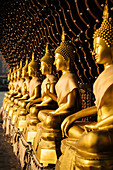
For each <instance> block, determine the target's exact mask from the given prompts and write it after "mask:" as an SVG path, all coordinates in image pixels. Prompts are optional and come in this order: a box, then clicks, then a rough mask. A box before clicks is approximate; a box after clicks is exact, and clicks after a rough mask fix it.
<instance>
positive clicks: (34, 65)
mask: <svg viewBox="0 0 113 170" xmlns="http://www.w3.org/2000/svg"><path fill="white" fill-rule="evenodd" d="M38 70H39V64H38V62H37V61H35V60H34V53H32V60H31V62H30V63H29V64H28V74H29V76H30V77H36V76H37V72H38Z"/></svg>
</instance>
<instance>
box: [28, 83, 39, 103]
mask: <svg viewBox="0 0 113 170" xmlns="http://www.w3.org/2000/svg"><path fill="white" fill-rule="evenodd" d="M40 91H41V89H40V86H36V87H35V93H34V95H33V96H32V97H30V98H29V99H28V100H27V101H32V100H34V99H36V98H38V97H40Z"/></svg>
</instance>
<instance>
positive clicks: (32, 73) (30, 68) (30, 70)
mask: <svg viewBox="0 0 113 170" xmlns="http://www.w3.org/2000/svg"><path fill="white" fill-rule="evenodd" d="M28 74H29V76H30V77H32V76H34V74H35V73H34V70H33V68H32V67H30V66H29V67H28Z"/></svg>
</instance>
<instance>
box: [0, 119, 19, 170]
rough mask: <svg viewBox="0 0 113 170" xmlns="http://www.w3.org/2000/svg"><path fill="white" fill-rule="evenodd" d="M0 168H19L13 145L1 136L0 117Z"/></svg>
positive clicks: (13, 169) (0, 124)
mask: <svg viewBox="0 0 113 170" xmlns="http://www.w3.org/2000/svg"><path fill="white" fill-rule="evenodd" d="M0 170H21V166H20V163H19V162H18V161H17V157H16V156H15V154H14V153H13V147H12V146H11V144H10V143H8V140H7V138H6V137H5V136H3V129H2V120H1V119H0Z"/></svg>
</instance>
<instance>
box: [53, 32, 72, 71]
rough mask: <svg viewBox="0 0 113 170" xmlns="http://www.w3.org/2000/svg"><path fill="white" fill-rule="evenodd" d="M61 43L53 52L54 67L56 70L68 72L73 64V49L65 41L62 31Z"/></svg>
mask: <svg viewBox="0 0 113 170" xmlns="http://www.w3.org/2000/svg"><path fill="white" fill-rule="evenodd" d="M61 40H62V42H61V43H60V46H58V47H57V49H56V50H55V65H56V68H57V70H62V71H63V70H64V71H68V70H70V68H71V64H72V63H73V62H74V57H75V55H74V47H73V46H72V45H71V44H70V43H69V42H68V41H65V32H64V29H63V30H62V39H61Z"/></svg>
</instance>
